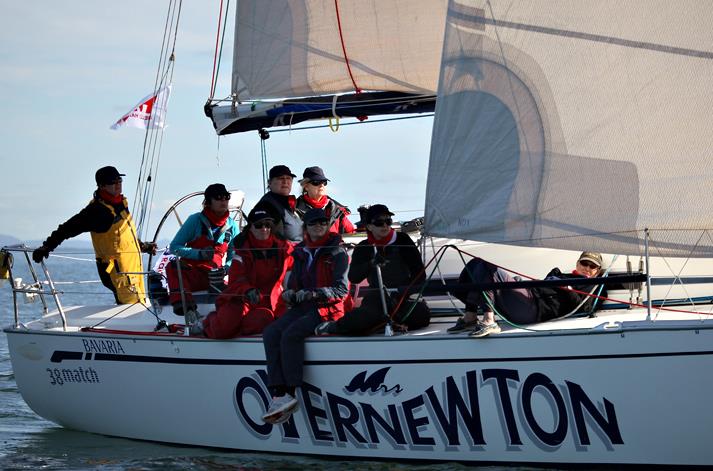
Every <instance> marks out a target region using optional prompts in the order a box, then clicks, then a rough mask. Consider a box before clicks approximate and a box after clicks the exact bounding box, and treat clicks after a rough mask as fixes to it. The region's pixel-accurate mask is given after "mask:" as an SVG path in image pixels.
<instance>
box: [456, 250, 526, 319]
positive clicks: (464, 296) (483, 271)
mask: <svg viewBox="0 0 713 471" xmlns="http://www.w3.org/2000/svg"><path fill="white" fill-rule="evenodd" d="M508 281H516V280H515V279H514V278H513V277H512V276H510V274H509V273H508V272H506V271H505V270H502V269H500V268H498V267H496V266H495V265H493V264H492V263H489V262H486V261H485V260H482V259H480V258H474V259H473V260H471V261H470V262H468V263H467V264H466V266H465V268H463V271H462V272H461V274H460V277H459V278H458V283H499V282H508ZM484 294H485V295H487V296H488V298H490V300H491V302H493V303H494V304H495V308H496V309H497V310H498V312H499V313H500V314H503V315H504V316H505V317H506V318H507V319H508V320H509V321H511V322H515V323H517V324H532V323H534V322H537V302H536V300H535V297H534V296H533V294H532V292H531V291H530V290H529V289H527V288H518V289H497V290H486V291H481V290H473V291H469V292H468V293H459V294H457V295H456V297H457V298H458V299H460V300H461V301H462V302H463V303H464V304H465V308H466V310H468V311H476V310H477V309H482V310H483V311H492V308H491V307H490V306H489V305H488V303H487V302H486V301H485V298H484V297H483V295H484Z"/></svg>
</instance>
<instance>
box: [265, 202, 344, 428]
mask: <svg viewBox="0 0 713 471" xmlns="http://www.w3.org/2000/svg"><path fill="white" fill-rule="evenodd" d="M341 244H342V238H341V236H340V235H339V234H335V233H334V232H329V218H328V217H327V215H326V213H325V212H324V211H323V210H322V209H318V208H315V209H310V210H309V211H307V212H306V213H305V215H304V239H303V241H302V242H300V243H299V244H298V245H297V246H296V247H295V249H294V252H293V254H292V257H293V259H294V260H293V265H292V270H291V272H290V273H289V274H288V275H287V282H286V285H287V286H286V288H287V289H286V290H285V291H283V293H282V298H283V299H284V300H285V301H287V303H288V304H290V305H291V308H290V309H289V310H288V311H287V312H286V313H285V314H284V315H283V316H282V317H280V318H279V319H277V320H276V321H275V322H273V323H272V324H270V325H268V326H267V328H265V331H264V332H263V344H264V347H265V358H266V360H267V380H268V388H269V390H270V393H271V394H272V402H271V403H270V406H269V408H268V410H267V412H266V413H265V415H263V417H262V419H263V421H264V422H266V423H272V424H277V423H282V422H284V421H285V420H287V419H289V417H290V416H291V415H292V413H293V412H294V411H295V410H296V408H297V404H298V403H297V399H296V397H295V390H296V388H298V387H300V386H301V385H302V369H303V363H304V340H305V338H307V337H309V336H310V335H312V333H313V332H314V328H315V327H316V326H317V325H318V324H319V323H320V322H323V321H328V320H337V319H339V318H340V317H342V316H343V315H344V302H345V299H346V298H347V295H348V294H349V281H348V279H347V270H348V269H349V255H347V252H346V250H345V249H344V248H343V247H342V245H341Z"/></svg>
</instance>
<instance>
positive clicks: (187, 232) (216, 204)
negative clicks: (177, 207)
mask: <svg viewBox="0 0 713 471" xmlns="http://www.w3.org/2000/svg"><path fill="white" fill-rule="evenodd" d="M203 196H204V199H203V210H202V211H201V212H199V213H194V214H191V215H190V216H188V218H187V219H186V221H185V222H184V223H183V225H182V226H181V228H180V229H179V230H178V232H177V233H176V235H175V236H174V237H173V240H172V241H171V244H170V245H169V250H170V252H171V254H173V255H175V256H176V257H177V258H175V259H173V260H172V261H171V263H169V264H168V265H167V266H166V281H167V283H168V291H169V301H170V302H171V305H172V306H173V312H174V313H175V314H176V315H179V316H185V317H186V323H187V324H189V323H192V321H193V320H194V319H195V318H196V317H199V316H200V314H198V311H197V309H196V303H195V302H194V300H193V292H194V291H201V290H208V289H210V290H211V291H216V292H219V291H222V290H223V288H225V282H224V278H225V274H226V269H227V267H229V266H230V263H231V261H232V259H233V243H234V242H233V239H234V238H235V236H236V235H237V234H238V232H239V229H238V225H237V224H236V223H235V221H234V220H233V219H232V218H230V211H229V204H230V192H229V191H228V190H227V189H226V188H225V186H224V185H223V184H221V183H213V184H212V185H208V187H207V188H206V189H205V191H204V192H203ZM224 260H225V262H224ZM179 261H180V262H179ZM178 263H180V264H181V265H180V267H178V266H177V264H178ZM179 268H180V278H179V273H178V270H179ZM181 288H183V293H181ZM184 301H185V309H184Z"/></svg>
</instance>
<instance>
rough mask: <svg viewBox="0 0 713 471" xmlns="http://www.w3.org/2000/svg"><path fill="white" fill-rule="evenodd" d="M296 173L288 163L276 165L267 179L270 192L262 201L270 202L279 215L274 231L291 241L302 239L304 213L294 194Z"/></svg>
mask: <svg viewBox="0 0 713 471" xmlns="http://www.w3.org/2000/svg"><path fill="white" fill-rule="evenodd" d="M295 177H296V175H295V174H294V173H292V170H290V168H289V167H288V166H287V165H275V166H274V167H272V168H271V169H270V173H269V178H268V180H267V189H268V192H267V193H265V194H264V195H263V196H262V198H261V199H260V202H263V203H267V204H269V205H270V206H271V207H272V208H273V211H274V212H275V214H277V215H278V219H277V220H276V224H275V228H274V232H275V233H276V234H278V235H279V236H281V237H284V238H285V239H287V240H289V241H290V242H295V243H297V242H300V241H301V240H302V213H301V212H299V211H297V209H296V205H297V198H295V196H294V195H292V194H291V193H292V182H293V180H294V178H295Z"/></svg>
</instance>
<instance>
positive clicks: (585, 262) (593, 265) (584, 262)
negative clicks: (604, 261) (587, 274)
mask: <svg viewBox="0 0 713 471" xmlns="http://www.w3.org/2000/svg"><path fill="white" fill-rule="evenodd" d="M579 264H580V265H582V266H583V267H587V268H599V265H597V264H596V263H592V262H590V261H589V260H580V261H579Z"/></svg>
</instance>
